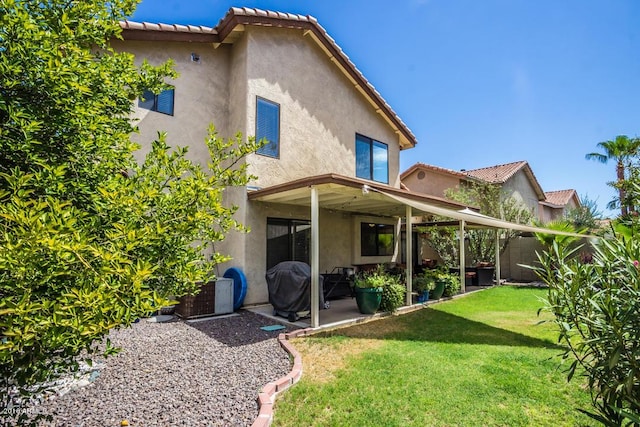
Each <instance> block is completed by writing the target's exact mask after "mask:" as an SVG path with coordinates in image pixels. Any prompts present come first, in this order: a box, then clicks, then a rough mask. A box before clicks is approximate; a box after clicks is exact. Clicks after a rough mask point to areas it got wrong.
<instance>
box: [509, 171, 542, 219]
mask: <svg viewBox="0 0 640 427" xmlns="http://www.w3.org/2000/svg"><path fill="white" fill-rule="evenodd" d="M502 190H503V191H504V192H505V193H506V194H507V196H512V197H514V198H515V199H517V200H519V201H520V202H522V203H523V204H524V205H525V206H527V207H528V208H529V209H531V212H532V213H533V215H534V216H535V217H536V218H539V213H538V202H539V200H538V195H537V194H536V192H535V190H534V189H533V186H532V185H531V181H529V178H527V175H526V174H525V173H524V172H523V171H522V170H519V171H518V172H516V174H515V175H514V176H512V177H511V178H510V179H509V180H508V181H507V182H505V183H504V185H503V186H502Z"/></svg>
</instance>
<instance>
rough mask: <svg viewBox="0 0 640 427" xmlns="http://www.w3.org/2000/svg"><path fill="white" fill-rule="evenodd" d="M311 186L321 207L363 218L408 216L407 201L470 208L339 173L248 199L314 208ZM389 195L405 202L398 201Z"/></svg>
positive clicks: (420, 212) (273, 188)
mask: <svg viewBox="0 0 640 427" xmlns="http://www.w3.org/2000/svg"><path fill="white" fill-rule="evenodd" d="M311 187H313V188H315V189H317V191H318V203H319V206H320V207H321V208H323V209H329V210H336V211H346V212H351V213H356V214H363V215H376V216H396V217H404V216H405V213H406V205H407V204H406V203H405V202H404V200H410V201H412V203H418V204H423V205H425V206H435V207H437V208H440V209H446V210H451V211H455V210H459V209H464V208H466V206H465V205H462V204H460V203H456V202H453V201H450V200H447V199H444V198H441V197H434V196H427V195H422V194H417V193H413V192H411V191H408V190H403V189H400V188H395V187H391V186H388V185H384V184H378V183H373V182H371V181H366V180H363V179H358V178H351V177H346V176H343V175H338V174H325V175H318V176H312V177H308V178H302V179H298V180H295V181H290V182H287V183H284V184H279V185H274V186H271V187H267V188H264V189H259V190H253V191H250V192H249V193H248V198H249V200H256V201H261V202H268V203H282V204H289V205H298V206H307V207H311V199H310V197H309V194H310V188H311ZM387 194H389V195H394V196H396V197H399V198H402V200H398V199H394V198H392V197H389V196H388V195H387ZM429 213H430V212H429V211H428V210H424V209H421V208H414V209H413V214H414V215H416V216H417V215H426V214H429Z"/></svg>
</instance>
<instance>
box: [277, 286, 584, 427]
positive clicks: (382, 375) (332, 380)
mask: <svg viewBox="0 0 640 427" xmlns="http://www.w3.org/2000/svg"><path fill="white" fill-rule="evenodd" d="M545 295H546V291H545V290H544V289H532V288H523V287H506V286H503V287H498V288H493V289H489V290H487V291H484V292H478V293H475V294H472V295H469V296H466V297H463V298H459V299H456V300H452V301H448V302H444V303H441V304H436V305H433V306H431V307H430V308H427V309H424V310H419V311H416V312H413V313H410V314H407V315H403V316H394V317H391V318H386V319H383V320H379V321H376V322H370V323H366V324H363V325H359V326H355V327H351V328H346V329H342V330H338V331H335V332H333V333H328V334H325V335H316V336H313V337H308V338H304V339H298V340H295V341H294V345H295V346H296V348H297V349H298V350H299V351H300V352H301V353H302V359H303V365H304V368H303V369H304V373H303V377H302V380H301V381H300V382H299V383H298V384H296V385H295V386H294V387H293V388H291V389H290V390H289V391H287V392H285V393H284V394H283V396H281V397H280V398H279V399H278V400H277V403H276V408H275V420H274V425H276V426H302V425H304V426H311V425H317V426H320V425H326V426H406V425H409V426H410V425H414V426H474V427H475V426H561V425H565V426H576V425H580V426H582V425H595V423H594V422H592V421H591V420H590V419H589V418H587V417H586V416H583V415H581V414H580V413H578V412H577V411H576V409H575V408H576V407H589V405H590V401H589V396H588V392H587V391H586V389H585V387H584V383H583V381H582V379H581V378H574V380H573V381H572V382H571V383H569V384H568V383H567V381H566V376H565V374H564V373H563V372H562V367H561V366H559V363H560V359H559V358H558V357H556V356H557V355H558V354H559V353H560V349H559V348H558V347H557V346H556V344H555V343H556V340H555V337H556V334H555V329H554V328H555V326H554V324H553V323H551V322H548V323H543V324H538V322H539V321H540V320H541V318H540V317H538V316H537V310H538V308H540V307H542V305H543V303H542V302H541V301H540V298H543V297H544V296H545ZM543 318H546V319H549V315H547V316H546V317H544V316H543Z"/></svg>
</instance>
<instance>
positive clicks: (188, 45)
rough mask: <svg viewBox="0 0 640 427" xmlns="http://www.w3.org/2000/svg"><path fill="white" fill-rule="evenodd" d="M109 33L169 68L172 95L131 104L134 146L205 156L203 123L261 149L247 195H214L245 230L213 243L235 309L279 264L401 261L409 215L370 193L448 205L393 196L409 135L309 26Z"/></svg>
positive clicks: (265, 20) (279, 18) (287, 21)
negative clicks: (232, 278)
mask: <svg viewBox="0 0 640 427" xmlns="http://www.w3.org/2000/svg"><path fill="white" fill-rule="evenodd" d="M121 27H122V28H123V39H124V40H114V41H113V43H112V45H113V47H114V48H115V49H117V50H120V51H127V52H131V53H133V54H134V55H135V57H136V60H137V61H138V62H140V61H142V60H143V59H147V60H148V61H149V62H151V63H152V64H159V63H162V62H164V61H166V60H168V59H172V60H173V61H174V62H175V68H176V70H177V71H178V72H179V73H180V77H179V78H178V79H176V80H174V81H171V82H170V83H171V84H172V85H173V89H172V90H168V91H165V92H163V93H161V94H159V95H155V96H154V95H153V94H149V96H145V99H146V100H145V101H139V102H138V103H137V104H136V105H137V118H138V119H139V123H138V126H139V129H140V133H139V135H136V136H135V138H136V139H137V141H138V142H139V143H140V144H141V145H142V146H143V149H144V147H148V146H149V144H150V142H151V141H152V140H153V139H154V138H155V137H156V132H157V131H158V130H164V131H167V133H168V141H169V143H170V145H182V146H184V145H189V146H190V156H191V158H193V159H195V160H202V161H205V160H206V154H207V151H206V147H205V144H204V140H205V137H206V134H207V127H208V125H209V123H214V124H215V126H216V127H217V130H218V133H219V134H220V135H222V136H227V137H228V136H233V135H235V134H236V133H237V132H241V133H242V134H243V135H245V136H246V135H255V136H256V138H257V139H258V140H261V139H262V138H266V139H267V140H268V141H269V142H268V144H267V145H266V146H264V147H262V148H261V149H260V150H259V151H258V152H256V153H255V154H252V155H249V156H248V157H247V158H246V162H247V164H248V171H249V173H251V174H253V175H255V176H257V177H258V179H257V180H256V181H255V182H253V183H252V185H251V187H247V188H229V189H227V190H226V197H227V201H228V202H229V203H233V204H235V205H237V206H239V210H238V212H237V219H238V220H239V221H240V222H241V223H243V224H245V225H247V226H249V227H250V228H251V232H250V233H248V234H244V233H231V234H230V235H229V236H228V237H227V239H226V240H225V241H224V242H223V244H221V245H220V246H219V247H216V250H217V251H219V252H222V253H225V254H228V255H231V256H232V257H233V259H232V261H230V262H229V263H228V264H227V265H224V266H221V271H224V269H225V268H226V267H230V266H234V267H239V268H241V269H242V270H243V271H244V273H245V275H246V278H247V282H248V290H247V294H246V298H245V304H258V303H264V302H266V301H267V300H268V290H267V285H266V281H265V272H266V271H267V269H269V268H270V267H272V266H273V265H275V264H277V263H278V262H280V261H285V260H300V261H305V262H307V263H309V264H310V265H311V267H312V272H313V271H316V272H320V273H322V272H327V271H331V270H332V269H333V268H334V267H339V266H343V267H344V266H358V265H363V264H374V263H381V262H401V252H402V251H401V249H400V242H401V241H402V237H401V222H402V221H403V218H404V221H405V222H406V221H407V218H410V217H411V215H419V214H421V213H420V212H419V211H418V210H414V211H411V209H410V208H408V207H407V206H405V205H404V204H403V203H401V202H398V201H397V200H394V199H392V198H389V197H387V196H385V194H383V193H380V191H383V192H384V193H386V194H387V195H388V194H395V195H399V196H402V197H406V198H410V199H412V200H416V201H419V202H421V203H428V204H430V205H433V206H439V207H444V208H453V209H460V208H461V206H460V205H458V204H455V203H452V202H449V201H446V200H445V199H444V198H442V197H434V196H430V195H420V194H415V193H412V192H409V191H406V190H404V189H402V188H401V185H400V178H399V154H400V151H401V150H405V149H410V148H412V147H413V146H414V145H415V144H416V138H415V136H414V135H413V134H412V132H411V131H410V130H409V128H408V127H407V126H406V125H405V124H404V123H403V121H402V120H401V119H400V118H399V117H398V116H397V114H396V113H395V112H394V111H393V110H392V109H391V107H390V106H389V105H388V104H387V103H386V102H385V101H384V99H383V98H382V96H381V95H380V94H379V93H378V92H377V91H376V90H375V88H374V87H373V86H372V85H371V84H370V83H369V82H368V81H367V80H366V78H365V77H364V76H363V75H362V74H361V73H360V72H359V71H358V69H357V68H356V67H355V65H354V64H353V63H352V62H351V61H350V60H349V58H348V57H347V55H346V54H345V53H344V52H343V51H342V50H341V49H340V48H339V47H338V45H337V44H336V42H335V41H334V40H333V39H332V38H331V37H330V36H329V35H328V34H327V33H326V31H325V30H324V29H323V28H322V27H321V26H320V25H319V24H318V22H317V21H316V20H315V19H314V18H312V17H309V16H300V15H291V14H285V13H279V12H267V11H262V10H256V9H246V8H242V9H240V8H233V9H230V10H229V12H228V13H227V14H226V16H225V17H224V18H223V19H222V20H221V21H220V22H219V23H218V25H217V26H215V27H213V28H209V27H202V26H182V25H166V24H149V23H136V22H130V21H125V22H122V23H121ZM409 221H410V219H409ZM404 240H406V241H408V242H409V243H408V244H409V245H410V243H411V240H412V239H404ZM403 248H405V250H406V252H405V253H409V254H411V253H412V252H411V248H410V246H403ZM312 276H313V275H312ZM312 281H313V279H312ZM316 323H317V322H316Z"/></svg>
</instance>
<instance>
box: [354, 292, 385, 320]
mask: <svg viewBox="0 0 640 427" xmlns="http://www.w3.org/2000/svg"><path fill="white" fill-rule="evenodd" d="M355 289H356V303H357V304H358V310H360V313H362V314H374V313H375V312H376V311H378V308H380V303H381V302H382V288H358V287H356V288H355Z"/></svg>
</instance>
